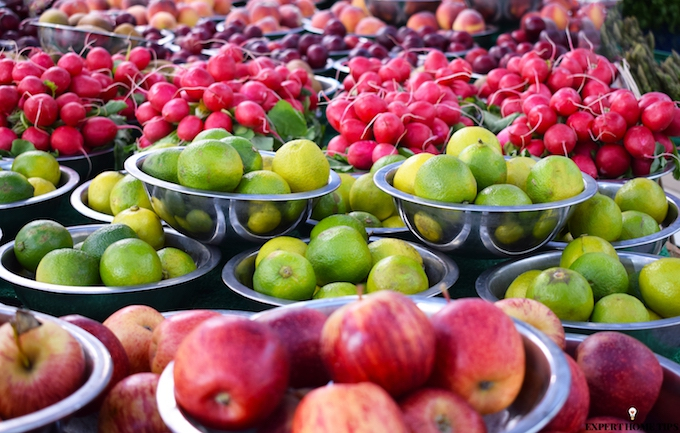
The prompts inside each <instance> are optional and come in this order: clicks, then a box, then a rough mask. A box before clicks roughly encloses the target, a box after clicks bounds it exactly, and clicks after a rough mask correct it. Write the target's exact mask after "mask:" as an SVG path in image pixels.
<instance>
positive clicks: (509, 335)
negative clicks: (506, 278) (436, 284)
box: [430, 298, 525, 415]
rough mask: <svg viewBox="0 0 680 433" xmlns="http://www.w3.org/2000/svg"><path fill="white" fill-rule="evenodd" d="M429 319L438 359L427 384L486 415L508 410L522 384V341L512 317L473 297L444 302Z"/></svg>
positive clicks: (523, 362)
mask: <svg viewBox="0 0 680 433" xmlns="http://www.w3.org/2000/svg"><path fill="white" fill-rule="evenodd" d="M430 321H431V322H432V325H433V326H434V331H435V338H436V341H437V356H436V359H435V365H434V368H433V371H432V377H431V379H430V383H431V384H432V385H434V386H436V387H440V388H444V389H449V390H451V391H453V392H455V393H457V394H459V395H460V396H462V397H463V398H464V399H466V400H467V401H468V403H470V405H471V406H472V407H473V408H474V409H475V410H476V411H477V412H479V413H480V414H482V415H487V414H490V413H494V412H498V411H500V410H503V409H505V408H507V407H508V406H509V405H510V404H511V403H512V402H513V401H514V400H515V397H517V394H519V391H520V389H521V387H522V382H523V381H524V369H525V354H524V344H523V342H522V337H521V335H520V334H519V332H518V331H517V328H516V327H515V325H514V323H513V322H512V319H510V317H508V316H507V315H506V314H505V313H504V312H503V311H502V310H501V309H500V308H498V307H496V306H495V305H494V304H492V303H489V302H487V301H484V300H482V299H478V298H464V299H459V300H456V301H453V302H449V303H447V304H446V305H445V306H444V308H442V309H441V310H439V311H438V312H437V313H435V314H434V315H433V316H432V317H431V318H430Z"/></svg>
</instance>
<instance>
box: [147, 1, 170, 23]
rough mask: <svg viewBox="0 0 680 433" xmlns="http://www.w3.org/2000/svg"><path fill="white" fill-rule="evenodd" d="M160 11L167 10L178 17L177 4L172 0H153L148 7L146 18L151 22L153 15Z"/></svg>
mask: <svg viewBox="0 0 680 433" xmlns="http://www.w3.org/2000/svg"><path fill="white" fill-rule="evenodd" d="M158 12H167V13H169V14H170V15H172V17H173V18H175V20H176V19H177V6H175V2H173V1H172V0H151V1H150V2H149V5H148V6H147V7H146V18H147V19H148V20H149V22H151V17H153V16H154V15H156V14H157V13H158Z"/></svg>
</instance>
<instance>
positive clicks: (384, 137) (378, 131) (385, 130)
mask: <svg viewBox="0 0 680 433" xmlns="http://www.w3.org/2000/svg"><path fill="white" fill-rule="evenodd" d="M404 131H405V127H404V123H403V122H402V121H401V119H399V117H397V115H395V114H394V113H391V112H389V111H387V112H385V113H380V114H378V115H377V116H376V117H375V121H374V122H373V136H374V137H375V140H376V141H377V142H379V143H389V144H397V142H398V141H399V138H400V137H401V135H402V134H403V133H404Z"/></svg>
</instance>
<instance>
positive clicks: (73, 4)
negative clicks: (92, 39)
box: [59, 0, 90, 16]
mask: <svg viewBox="0 0 680 433" xmlns="http://www.w3.org/2000/svg"><path fill="white" fill-rule="evenodd" d="M59 10H60V11H62V12H64V13H65V14H66V15H68V16H71V15H73V14H86V13H88V12H90V8H89V7H88V6H87V2H86V1H85V0H71V1H67V2H64V3H62V4H61V5H59Z"/></svg>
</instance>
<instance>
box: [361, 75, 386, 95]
mask: <svg viewBox="0 0 680 433" xmlns="http://www.w3.org/2000/svg"><path fill="white" fill-rule="evenodd" d="M381 84H382V80H381V79H380V76H379V75H378V73H377V72H372V71H368V72H366V73H365V74H364V75H362V76H361V78H360V79H359V81H357V84H356V86H355V87H354V90H355V91H356V93H357V94H362V93H371V92H373V93H375V92H378V91H379V90H380V85H381Z"/></svg>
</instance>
